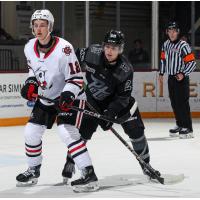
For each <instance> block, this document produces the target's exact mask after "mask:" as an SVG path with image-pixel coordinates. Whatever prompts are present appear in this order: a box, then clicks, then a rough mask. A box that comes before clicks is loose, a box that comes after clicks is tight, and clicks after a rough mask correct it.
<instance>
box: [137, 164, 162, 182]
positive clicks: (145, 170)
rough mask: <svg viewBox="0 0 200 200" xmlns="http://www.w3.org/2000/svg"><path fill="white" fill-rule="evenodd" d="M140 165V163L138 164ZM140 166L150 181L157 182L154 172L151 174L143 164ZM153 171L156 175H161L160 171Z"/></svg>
mask: <svg viewBox="0 0 200 200" xmlns="http://www.w3.org/2000/svg"><path fill="white" fill-rule="evenodd" d="M140 165H141V164H140ZM141 167H142V171H143V174H144V175H146V176H147V178H148V179H149V180H151V181H155V182H158V181H157V179H156V176H155V175H154V174H152V173H151V172H150V171H149V170H148V169H146V168H145V167H144V166H143V165H141ZM155 173H156V174H157V176H161V174H160V172H159V171H157V170H156V171H155Z"/></svg>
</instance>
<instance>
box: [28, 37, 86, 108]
mask: <svg viewBox="0 0 200 200" xmlns="http://www.w3.org/2000/svg"><path fill="white" fill-rule="evenodd" d="M37 46H38V40H37V39H36V38H35V39H31V40H29V42H28V43H27V44H26V45H25V48H24V53H25V56H26V58H27V64H28V66H29V77H36V79H37V81H38V83H39V88H38V94H39V95H43V96H45V97H47V98H50V99H55V98H57V97H59V96H60V94H61V92H63V91H70V92H72V93H74V95H75V97H76V98H77V99H85V93H83V75H82V72H81V69H80V66H79V63H78V60H77V57H76V55H75V53H74V49H73V46H72V45H71V44H70V43H69V42H67V41H66V40H64V39H62V38H59V37H55V43H54V45H53V47H52V48H51V49H50V51H49V52H47V53H46V54H45V53H42V52H39V51H38V48H37ZM42 102H43V103H44V104H46V105H48V103H47V102H45V101H42Z"/></svg>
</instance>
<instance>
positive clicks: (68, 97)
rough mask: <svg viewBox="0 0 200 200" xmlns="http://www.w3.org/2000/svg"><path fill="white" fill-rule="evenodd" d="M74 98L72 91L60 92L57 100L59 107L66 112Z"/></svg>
mask: <svg viewBox="0 0 200 200" xmlns="http://www.w3.org/2000/svg"><path fill="white" fill-rule="evenodd" d="M74 99H75V95H74V94H73V93H72V92H69V91H65V92H62V93H61V95H60V101H59V106H60V109H61V110H63V111H65V112H68V111H69V110H70V108H68V107H69V106H72V105H73V102H74Z"/></svg>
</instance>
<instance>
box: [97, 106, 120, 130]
mask: <svg viewBox="0 0 200 200" xmlns="http://www.w3.org/2000/svg"><path fill="white" fill-rule="evenodd" d="M103 115H105V116H106V117H109V118H111V119H115V116H116V114H115V113H114V112H112V111H108V110H105V111H104V112H103ZM99 125H100V126H101V128H102V129H103V130H104V131H107V130H109V129H110V128H111V127H112V125H113V123H112V122H108V121H105V120H100V122H99Z"/></svg>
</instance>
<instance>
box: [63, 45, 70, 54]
mask: <svg viewBox="0 0 200 200" xmlns="http://www.w3.org/2000/svg"><path fill="white" fill-rule="evenodd" d="M62 52H63V53H65V55H66V56H69V55H70V54H71V52H72V49H71V47H70V46H66V47H65V48H63V49H62Z"/></svg>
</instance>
